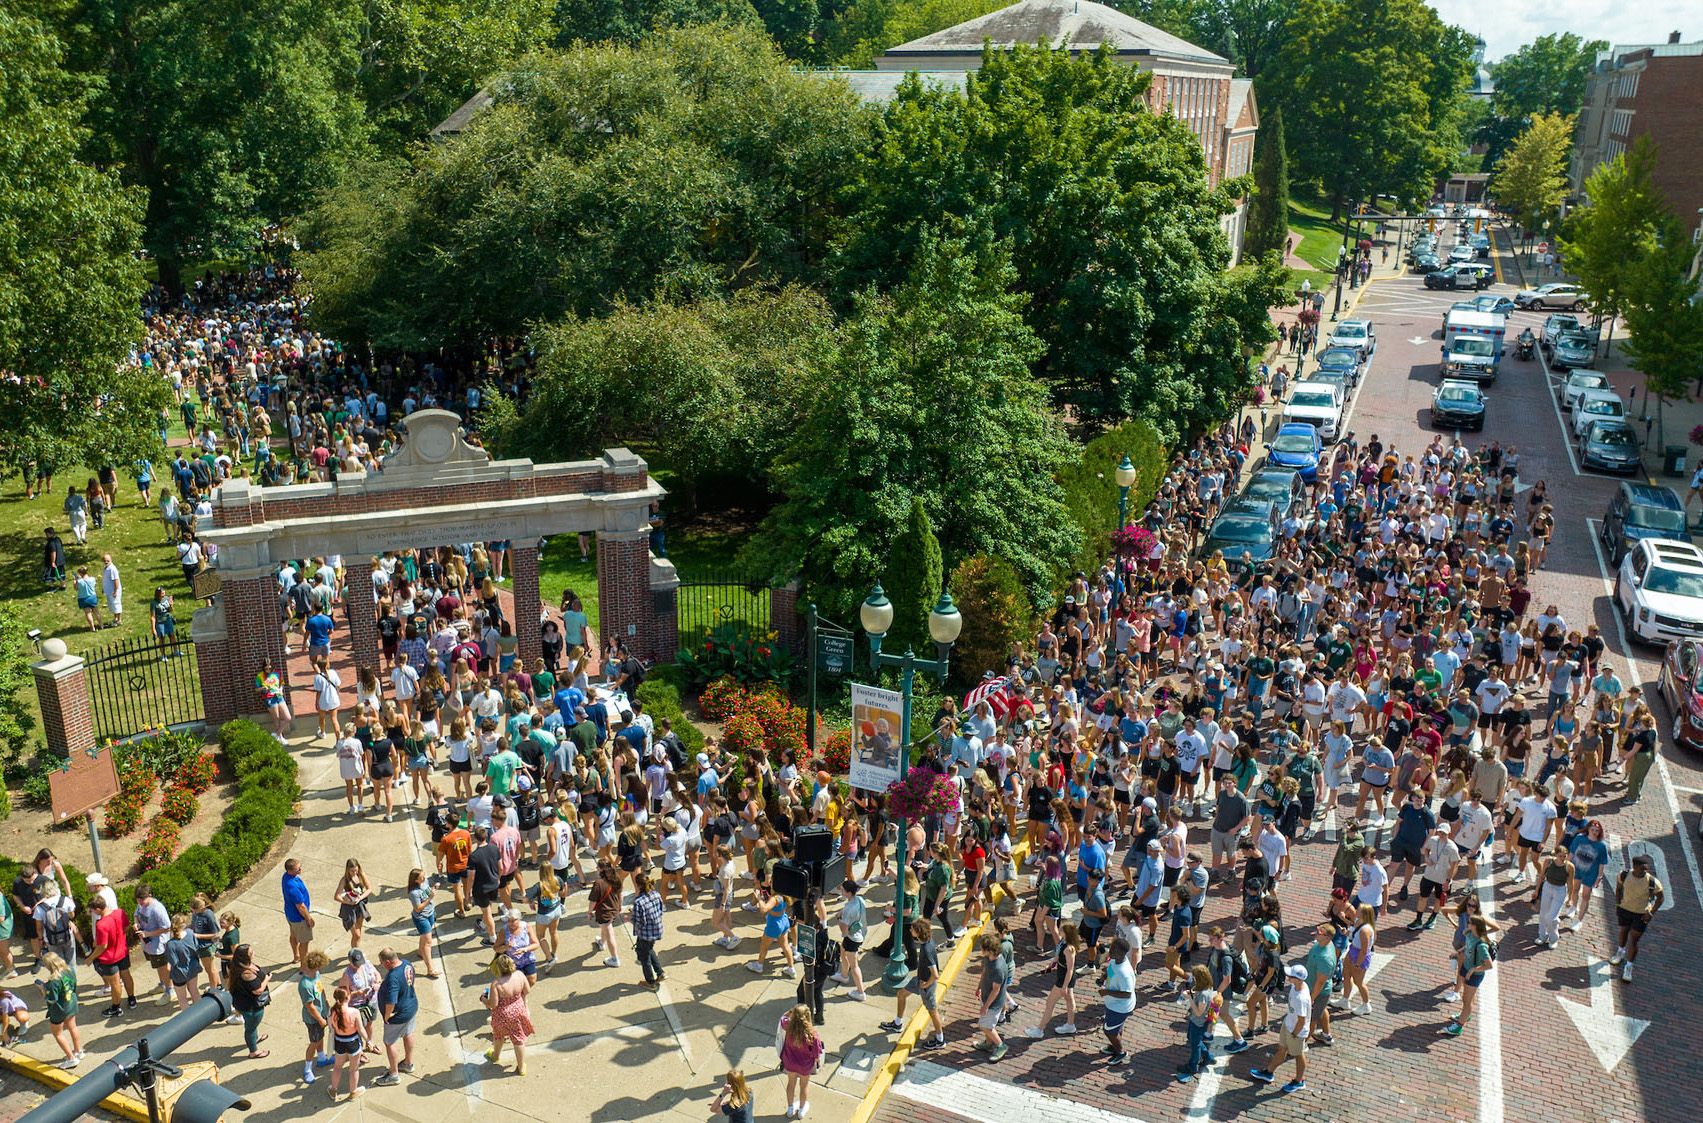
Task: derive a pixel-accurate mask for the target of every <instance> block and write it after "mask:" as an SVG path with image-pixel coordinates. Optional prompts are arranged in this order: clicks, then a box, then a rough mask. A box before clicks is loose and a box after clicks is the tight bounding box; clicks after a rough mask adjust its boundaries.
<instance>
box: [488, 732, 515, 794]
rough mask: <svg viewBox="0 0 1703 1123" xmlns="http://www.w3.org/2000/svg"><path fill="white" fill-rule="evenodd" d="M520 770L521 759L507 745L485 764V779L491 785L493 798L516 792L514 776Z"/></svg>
mask: <svg viewBox="0 0 1703 1123" xmlns="http://www.w3.org/2000/svg"><path fill="white" fill-rule="evenodd" d="M519 770H520V757H519V755H517V754H516V753H515V751H514V750H513V749H511V748H509V747H508V746H507V745H504V746H503V748H502V750H501V751H500V752H498V753H497V755H496V756H494V757H492V758H491V759H490V760H487V761H486V762H485V779H486V781H487V782H489V783H490V785H491V796H492V798H495V797H497V796H499V795H508V794H509V792H511V791H513V790H514V774H515V773H516V772H518V771H519Z"/></svg>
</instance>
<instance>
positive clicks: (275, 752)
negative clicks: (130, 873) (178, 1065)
mask: <svg viewBox="0 0 1703 1123" xmlns="http://www.w3.org/2000/svg"><path fill="white" fill-rule="evenodd" d="M676 705H678V702H676ZM700 743H701V738H700ZM219 749H220V751H222V752H223V753H224V754H225V759H226V761H227V762H228V763H229V764H230V766H231V770H232V772H233V773H234V774H235V775H236V776H237V777H238V779H239V784H238V788H237V797H236V798H235V799H234V800H232V801H231V806H230V809H229V810H228V811H227V812H226V813H225V821H224V822H223V823H221V824H220V826H219V829H218V831H217V832H215V833H214V835H213V838H212V841H211V842H210V843H206V844H202V843H197V844H195V845H194V846H190V847H188V848H186V849H185V850H184V851H183V853H181V854H179V855H178V856H177V857H176V858H175V859H174V860H172V861H170V862H167V863H165V864H164V865H162V866H158V867H156V868H154V869H151V870H148V871H147V872H146V873H144V874H142V875H141V877H139V878H137V880H136V882H135V883H132V884H129V885H125V886H123V887H118V886H116V885H115V886H114V888H115V889H116V890H117V893H118V903H119V905H120V906H121V907H122V908H123V909H124V910H125V911H126V912H128V913H131V914H134V913H135V911H136V885H137V884H140V883H141V882H143V881H146V882H147V883H148V884H149V885H150V886H151V887H152V888H153V890H154V895H155V896H156V897H158V898H159V899H160V901H161V903H162V904H164V905H165V906H166V909H167V911H169V912H172V913H179V912H187V911H188V910H189V902H190V899H191V898H192V897H194V896H195V895H196V894H197V893H202V894H205V895H206V896H207V897H209V898H213V899H216V898H217V897H218V896H219V895H220V894H222V893H224V892H225V891H226V890H228V889H229V888H230V887H231V886H232V885H234V884H236V882H238V881H240V880H242V878H243V877H244V876H246V875H247V874H248V872H249V871H250V870H251V869H253V868H254V867H255V866H256V865H257V864H259V862H260V860H261V859H262V858H264V857H265V856H266V852H267V851H269V850H271V849H272V844H273V843H274V842H277V841H278V836H279V835H281V834H283V833H284V824H285V822H286V821H287V820H288V819H289V817H290V814H291V812H293V811H294V810H295V803H296V800H297V799H298V798H299V797H300V796H301V788H300V787H298V786H297V784H296V761H295V758H294V757H292V756H291V755H290V754H289V753H288V752H287V751H285V750H284V748H283V747H282V746H280V745H279V744H278V742H277V741H276V740H274V739H273V737H272V734H270V733H268V732H267V731H266V730H264V729H262V728H261V727H260V726H258V725H256V724H254V723H253V722H252V721H245V720H241V719H239V720H237V721H231V722H226V723H225V724H224V725H223V726H222V727H220V729H219ZM60 862H61V864H62V865H63V866H64V867H65V876H66V877H68V878H69V879H70V881H71V896H72V897H74V898H75V899H76V901H77V925H78V927H79V929H80V930H81V931H82V933H83V938H84V939H85V940H87V939H89V938H90V937H91V936H92V933H91V932H90V930H89V908H88V905H89V890H88V884H87V882H86V881H85V874H84V873H83V871H81V870H79V869H77V868H76V867H74V866H72V865H71V863H70V862H66V861H65V860H64V859H63V858H61V859H60ZM26 864H27V863H26V862H19V861H16V860H15V859H12V858H7V857H0V885H3V886H5V887H6V891H8V892H9V891H10V887H11V884H12V881H13V880H14V879H15V878H16V877H17V876H18V871H19V870H20V869H21V868H23V866H25V865H26Z"/></svg>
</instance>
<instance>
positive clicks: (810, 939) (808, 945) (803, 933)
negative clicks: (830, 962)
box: [798, 924, 816, 962]
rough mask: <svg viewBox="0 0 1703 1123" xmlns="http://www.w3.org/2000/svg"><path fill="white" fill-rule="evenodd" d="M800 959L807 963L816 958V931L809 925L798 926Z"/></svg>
mask: <svg viewBox="0 0 1703 1123" xmlns="http://www.w3.org/2000/svg"><path fill="white" fill-rule="evenodd" d="M798 957H799V958H800V959H803V960H805V961H807V962H810V961H814V960H815V958H816V929H814V928H812V927H811V926H810V925H808V924H800V925H799V926H798Z"/></svg>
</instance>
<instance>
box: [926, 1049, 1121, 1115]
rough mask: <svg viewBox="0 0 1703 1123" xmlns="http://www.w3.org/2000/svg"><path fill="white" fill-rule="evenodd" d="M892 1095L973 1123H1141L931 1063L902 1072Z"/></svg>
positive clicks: (1105, 1111) (1070, 1101) (1113, 1112)
mask: <svg viewBox="0 0 1703 1123" xmlns="http://www.w3.org/2000/svg"><path fill="white" fill-rule="evenodd" d="M892 1091H893V1094H894V1095H896V1096H902V1097H903V1098H905V1099H907V1100H910V1101H911V1102H912V1103H919V1104H924V1105H926V1106H928V1107H932V1108H935V1109H937V1110H940V1111H948V1112H951V1113H952V1114H953V1115H958V1116H962V1117H963V1118H965V1119H974V1120H976V1121H977V1123H1012V1120H1016V1119H1045V1120H1047V1123H1141V1121H1140V1120H1139V1119H1136V1118H1135V1117H1134V1116H1131V1115H1121V1114H1119V1113H1118V1112H1115V1111H1107V1110H1105V1109H1104V1108H1098V1107H1090V1106H1089V1105H1088V1104H1084V1103H1077V1102H1076V1101H1075V1100H1067V1099H1063V1098H1061V1097H1059V1096H1049V1095H1047V1094H1046V1093H1044V1092H1036V1091H1033V1090H1031V1089H1028V1088H1019V1087H1017V1086H1015V1085H1012V1084H1007V1083H1002V1082H1000V1081H997V1080H989V1079H987V1078H986V1077H982V1076H974V1075H972V1074H970V1073H968V1072H960V1071H959V1070H957V1069H954V1068H947V1067H946V1066H945V1065H940V1064H934V1063H933V1062H931V1061H917V1062H915V1063H913V1064H910V1065H908V1066H906V1068H905V1071H904V1072H903V1073H902V1074H900V1076H899V1078H898V1079H897V1080H895V1081H893V1089H892Z"/></svg>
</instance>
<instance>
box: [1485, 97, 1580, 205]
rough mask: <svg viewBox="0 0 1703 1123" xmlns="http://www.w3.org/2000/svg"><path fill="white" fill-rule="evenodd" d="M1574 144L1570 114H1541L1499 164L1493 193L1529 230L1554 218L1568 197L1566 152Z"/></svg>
mask: <svg viewBox="0 0 1703 1123" xmlns="http://www.w3.org/2000/svg"><path fill="white" fill-rule="evenodd" d="M1572 143H1573V117H1572V115H1571V114H1567V115H1563V114H1560V113H1540V114H1538V115H1537V116H1535V117H1533V118H1532V119H1531V124H1530V125H1528V126H1527V127H1526V130H1525V131H1524V132H1522V133H1521V134H1520V135H1519V137H1518V138H1517V139H1516V140H1515V141H1514V144H1513V147H1511V148H1510V149H1508V152H1507V154H1506V155H1505V156H1503V157H1502V159H1501V160H1500V161H1498V163H1497V164H1496V175H1495V177H1494V178H1493V179H1492V180H1491V181H1490V189H1491V193H1492V194H1494V195H1495V196H1496V201H1497V202H1498V203H1500V204H1501V205H1502V206H1504V207H1506V208H1507V209H1508V211H1509V212H1510V213H1512V214H1514V215H1516V216H1517V217H1518V218H1519V219H1520V221H1521V222H1522V223H1523V224H1524V225H1525V227H1526V229H1528V230H1532V229H1535V228H1536V227H1537V226H1538V224H1539V223H1542V222H1544V221H1545V220H1547V219H1549V218H1550V217H1551V216H1553V215H1554V214H1555V213H1556V212H1557V210H1558V208H1559V207H1560V206H1561V201H1562V200H1563V199H1565V198H1566V197H1567V151H1568V149H1569V148H1570V147H1572Z"/></svg>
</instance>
